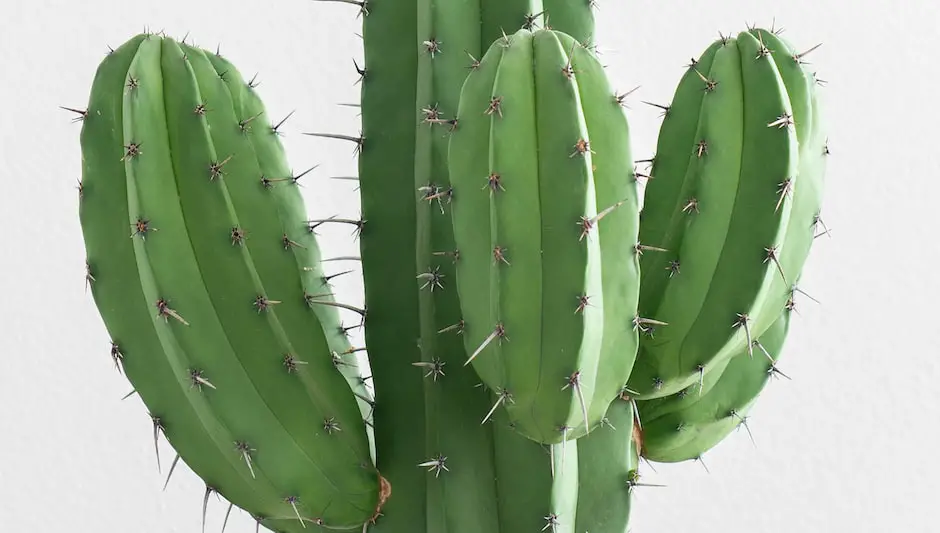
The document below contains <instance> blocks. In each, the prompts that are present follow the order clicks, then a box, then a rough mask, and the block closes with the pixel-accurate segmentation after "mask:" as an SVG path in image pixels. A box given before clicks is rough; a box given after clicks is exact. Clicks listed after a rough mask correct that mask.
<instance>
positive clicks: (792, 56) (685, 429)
mask: <svg viewBox="0 0 940 533" xmlns="http://www.w3.org/2000/svg"><path fill="white" fill-rule="evenodd" d="M748 33H749V34H750V35H752V36H753V37H755V38H756V39H757V42H758V43H761V44H762V46H764V47H765V48H766V49H767V50H769V53H770V54H771V56H772V57H773V59H774V63H775V65H776V66H777V68H778V72H779V76H780V80H781V81H782V83H783V85H784V87H785V88H786V91H787V97H788V100H789V102H790V106H791V108H792V110H793V117H792V118H793V122H794V124H793V129H794V131H795V134H796V137H797V140H798V142H799V166H798V169H799V170H798V173H797V180H796V181H797V182H798V186H795V187H791V190H790V191H789V194H790V198H791V200H790V201H791V203H792V205H791V211H790V217H789V218H790V222H789V223H788V225H787V229H786V234H785V236H784V239H783V245H782V247H781V250H782V251H781V254H780V258H779V263H780V269H781V270H782V271H783V272H785V273H790V276H791V278H792V279H791V283H792V284H793V285H792V286H791V287H785V288H784V291H783V294H785V296H786V301H785V302H784V304H783V308H784V309H783V313H782V315H778V318H777V319H776V320H775V321H774V322H773V323H772V324H771V325H770V326H769V328H768V329H766V330H765V331H764V333H763V334H761V335H760V337H758V338H755V339H754V340H753V341H752V342H751V343H750V345H749V346H747V347H744V348H742V349H741V350H739V352H738V354H736V355H734V356H732V357H731V358H730V359H727V360H724V361H717V362H716V364H715V365H713V366H712V368H710V369H709V370H708V371H703V372H701V373H700V374H699V379H698V383H695V384H692V385H690V386H688V387H686V388H685V389H682V390H681V391H679V392H678V393H675V394H672V395H670V396H666V397H661V398H658V399H653V400H649V401H640V402H639V413H638V414H639V416H640V418H641V420H642V421H643V442H644V450H643V456H644V457H646V458H647V459H649V460H652V461H659V462H677V461H684V460H689V459H695V458H697V457H699V456H700V455H701V454H702V453H704V452H705V451H707V450H709V449H711V448H713V447H714V446H715V445H717V444H718V443H719V442H720V441H722V440H723V439H724V438H725V437H727V435H728V434H729V433H730V432H731V430H732V429H733V428H735V427H737V426H739V425H741V424H744V420H745V418H744V417H745V416H746V414H747V412H748V409H749V407H750V406H751V405H753V403H754V402H755V401H756V399H757V396H758V395H759V394H760V392H761V391H762V390H763V387H764V386H765V384H766V381H767V379H768V378H769V377H770V376H774V375H779V374H780V372H779V370H778V369H777V367H776V361H777V360H778V357H779V352H780V351H781V350H782V348H783V344H784V341H785V338H786V334H787V332H788V329H789V321H790V313H791V312H792V311H793V310H794V308H795V305H796V303H795V299H794V296H795V294H794V293H795V291H796V290H797V289H796V283H797V282H798V281H799V279H800V276H801V274H802V270H803V266H804V264H805V261H806V259H807V257H808V255H809V251H810V248H811V246H812V243H813V241H814V240H815V238H816V237H818V236H819V235H820V233H817V226H818V225H820V224H821V219H820V208H821V202H822V188H823V181H824V177H825V166H826V165H825V163H826V154H827V153H828V148H827V144H826V143H827V141H826V134H825V128H824V124H823V122H822V116H821V109H820V102H819V95H818V91H817V90H816V85H817V81H816V78H815V75H813V74H811V73H810V72H808V71H807V70H806V69H805V68H803V67H802V66H801V64H802V58H803V57H804V56H805V55H806V53H808V52H804V53H797V52H796V50H795V49H794V48H793V47H792V46H791V45H789V44H788V43H786V42H785V41H784V40H783V39H781V38H780V37H779V36H778V35H777V34H776V33H775V32H773V31H767V30H763V29H757V28H753V29H750V30H749V32H748ZM719 46H723V44H722V42H721V41H718V42H717V43H715V44H713V45H712V46H711V47H710V48H709V50H710V51H714V50H716V49H717V48H718V47H719ZM811 50H812V49H811ZM710 55H711V54H710V53H709V52H706V54H705V55H703V58H707V57H708V56H710ZM699 64H701V62H700V63H699ZM665 129H666V126H665V125H664V130H665ZM658 281H661V280H658ZM788 289H789V290H788ZM755 354H756V355H755ZM680 428H681V431H679V430H680Z"/></svg>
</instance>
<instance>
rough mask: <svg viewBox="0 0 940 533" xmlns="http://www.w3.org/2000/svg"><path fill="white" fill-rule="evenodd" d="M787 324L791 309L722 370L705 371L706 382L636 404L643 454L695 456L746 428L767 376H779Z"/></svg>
mask: <svg viewBox="0 0 940 533" xmlns="http://www.w3.org/2000/svg"><path fill="white" fill-rule="evenodd" d="M789 325H790V311H784V312H783V314H782V315H781V316H780V317H779V318H778V319H777V320H776V321H775V322H774V323H773V324H771V326H770V328H768V329H767V330H766V331H765V332H764V334H763V335H761V337H760V338H759V339H755V341H754V342H755V348H757V349H755V350H754V351H753V352H750V353H749V352H748V351H747V350H746V349H744V350H741V351H740V352H739V353H737V354H735V355H734V356H732V357H731V358H729V359H728V363H727V364H726V365H725V366H724V368H722V369H721V370H719V371H716V372H709V373H708V374H707V375H706V376H705V377H704V378H703V379H707V380H709V383H707V384H704V383H701V384H696V385H693V386H691V387H688V388H686V389H683V390H682V391H680V392H679V393H678V394H676V395H673V396H667V397H665V398H657V399H654V400H648V401H640V402H637V406H638V409H639V416H640V419H641V420H642V423H643V449H642V455H643V457H644V458H646V459H648V460H650V461H655V462H660V463H676V462H680V461H689V460H693V459H700V458H701V456H702V455H703V454H704V453H705V452H707V451H709V450H711V449H712V448H714V447H715V446H716V445H717V444H718V443H720V442H721V441H723V440H724V439H725V438H726V437H727V436H728V435H730V434H731V432H732V431H734V430H735V429H737V428H739V427H741V426H744V428H745V429H746V430H748V431H750V430H749V429H748V428H747V423H746V417H747V414H748V412H749V411H750V409H751V407H752V406H753V405H754V402H756V400H757V397H758V395H759V394H760V393H761V391H762V390H763V389H764V386H765V385H766V384H767V382H768V380H770V379H771V378H772V377H774V376H776V375H778V374H779V370H778V369H777V367H776V362H777V361H779V356H780V353H781V351H782V349H783V345H784V341H785V340H786V335H787V330H788V329H789ZM702 385H704V387H703V386H702ZM700 390H702V391H704V392H700Z"/></svg>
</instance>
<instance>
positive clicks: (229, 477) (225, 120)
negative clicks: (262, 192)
mask: <svg viewBox="0 0 940 533" xmlns="http://www.w3.org/2000/svg"><path fill="white" fill-rule="evenodd" d="M138 42H139V47H138V48H137V49H136V51H135V53H134V54H133V59H132V60H131V61H130V62H129V64H127V65H126V69H125V70H124V71H123V72H120V73H110V74H109V76H113V78H111V79H109V80H108V82H109V83H113V84H114V89H110V90H108V89H104V88H103V87H102V85H103V83H104V79H101V83H97V82H96V84H95V89H97V90H101V91H102V95H97V94H95V93H94V92H93V94H92V98H91V104H92V105H91V106H90V107H92V106H95V105H97V104H96V103H97V102H99V100H98V99H99V98H100V99H102V101H101V102H100V103H101V104H104V101H108V100H110V102H109V103H107V104H105V105H107V106H108V107H109V110H108V111H109V115H102V114H101V113H100V110H99V109H96V110H95V113H96V116H95V119H96V120H99V121H101V120H103V121H104V122H103V123H102V126H101V127H102V128H110V129H111V131H112V132H111V133H110V134H106V133H105V132H104V131H101V130H98V131H94V129H88V130H85V131H83V135H82V147H83V156H85V157H86V161H90V162H91V163H90V164H89V163H88V162H86V164H85V165H86V166H85V168H84V170H83V181H86V179H87V182H86V183H85V185H87V187H88V194H91V192H92V191H95V192H98V187H96V185H97V184H98V183H102V182H101V181H99V180H104V179H107V180H109V181H111V182H117V183H119V184H122V185H123V186H122V187H121V188H120V189H115V192H112V193H111V194H112V196H111V197H109V198H108V199H109V204H104V205H101V204H99V205H98V207H99V208H104V209H105V210H106V211H108V212H110V215H107V214H99V215H97V216H94V217H92V216H87V215H88V207H87V206H83V208H82V211H83V216H82V225H83V233H84V234H85V235H86V236H87V237H86V239H87V240H88V242H89V243H91V246H90V247H89V264H90V265H98V266H97V267H95V269H97V270H99V274H98V276H96V277H95V279H96V280H97V279H99V278H104V277H105V274H106V273H108V272H114V271H116V270H118V269H123V270H124V271H125V274H127V275H128V276H130V275H136V276H137V281H136V282H133V281H132V279H127V278H125V279H126V284H125V288H127V289H128V290H124V291H122V292H123V293H124V294H122V299H121V300H120V301H108V300H107V298H106V293H107V289H105V292H102V293H101V296H100V297H96V303H97V304H98V306H99V309H100V310H101V313H102V315H103V316H104V317H105V322H106V324H108V323H114V318H113V316H114V315H116V314H125V313H127V314H128V316H130V317H136V318H137V319H138V320H142V322H140V323H139V324H138V325H137V329H136V331H135V333H137V334H138V335H140V337H139V338H138V337H135V338H134V339H126V340H128V341H129V342H128V343H126V344H125V346H127V347H128V348H125V350H126V351H127V352H128V354H130V353H131V351H130V350H131V349H133V350H134V352H133V353H134V357H135V358H137V357H140V356H141V354H144V353H149V354H151V357H150V358H149V359H148V362H147V363H146V367H137V368H135V370H134V372H129V373H128V375H129V377H130V376H133V377H132V382H133V383H134V385H135V388H136V389H137V390H138V392H139V393H140V394H141V398H142V399H143V400H144V401H145V403H146V404H147V406H148V408H149V409H150V411H151V414H152V416H153V417H154V429H155V436H157V435H158V433H159V431H160V430H162V431H163V433H164V434H165V435H166V436H167V438H168V439H169V440H170V442H171V444H173V445H174V447H175V448H176V449H177V452H178V453H179V454H180V457H181V458H182V459H183V460H184V461H185V462H186V463H187V464H188V465H189V466H190V467H191V468H193V470H194V471H196V472H197V473H198V474H199V475H200V476H201V477H202V478H203V479H204V480H205V481H206V484H207V487H209V489H208V490H211V491H215V492H218V493H219V494H222V495H224V496H225V497H226V498H228V499H229V501H231V502H232V503H233V504H234V505H238V506H239V507H242V508H244V509H246V510H248V511H249V512H251V513H252V514H254V515H256V516H258V517H259V519H260V520H262V521H265V520H280V519H287V520H288V521H286V522H284V524H283V526H279V527H280V528H281V529H284V530H286V531H298V530H301V529H304V528H303V526H302V524H301V519H303V520H313V519H314V517H317V518H320V519H322V520H323V522H324V524H326V525H329V526H331V527H355V526H357V525H361V524H362V523H363V522H364V521H365V520H366V519H367V518H368V517H369V516H370V515H371V514H372V513H373V511H374V508H375V503H376V497H377V493H378V480H377V478H376V476H375V473H374V471H370V470H369V469H368V468H365V469H364V468H362V465H363V463H368V461H369V450H368V446H367V439H366V434H365V425H364V422H363V421H362V420H361V418H360V416H359V413H358V410H357V409H356V404H355V399H354V397H353V395H351V394H349V389H348V386H347V385H346V383H345V382H344V380H343V379H342V376H341V375H340V374H339V373H338V372H336V370H335V368H333V367H332V360H331V357H330V355H329V350H328V349H326V346H325V345H318V344H316V342H317V340H318V339H320V340H322V338H323V337H322V330H321V329H320V327H319V326H318V324H317V322H316V321H315V320H313V321H309V322H308V323H304V324H301V323H300V322H298V321H294V322H291V321H290V317H291V315H290V311H289V309H290V307H291V303H292V302H289V301H285V302H283V303H285V306H284V308H283V309H285V312H284V314H282V315H278V314H277V312H275V311H274V310H271V309H269V310H268V312H267V313H266V314H262V313H259V312H258V311H259V310H256V309H255V308H253V307H252V303H253V301H254V298H256V297H257V296H258V295H259V294H266V293H265V290H266V288H270V287H274V288H275V290H277V289H278V288H279V287H280V286H278V285H277V284H276V283H267V284H266V282H268V281H271V278H272V277H274V276H277V277H278V278H280V279H285V280H291V279H294V280H298V279H299V269H298V268H297V267H296V264H295V263H294V262H293V260H292V259H288V262H287V263H286V265H287V268H286V269H285V270H280V269H279V268H277V261H280V260H282V259H281V258H284V257H285V254H284V252H283V251H282V250H281V254H279V255H277V256H275V255H273V254H271V255H270V256H268V257H266V258H263V259H262V258H261V256H258V255H254V254H256V253H257V248H254V247H252V246H250V244H249V243H248V242H247V241H248V239H245V241H246V242H243V243H240V245H235V244H234V243H233V242H232V241H231V235H232V233H231V229H232V228H233V227H240V224H241V223H244V222H248V225H249V226H251V228H250V229H257V230H259V233H260V234H261V235H257V234H255V235H253V236H257V237H259V239H258V241H257V242H259V243H261V244H260V246H261V247H262V248H263V246H264V241H265V240H264V238H263V237H264V233H265V231H266V230H270V229H271V228H270V226H267V225H266V224H267V223H268V222H269V221H270V220H271V218H270V217H259V216H258V212H259V211H264V201H263V200H262V201H260V202H250V201H246V198H247V197H248V196H250V193H251V189H250V188H249V184H251V180H249V179H248V174H250V173H251V172H254V170H256V169H257V162H256V161H255V162H252V161H253V159H254V158H253V157H252V156H253V153H252V152H251V151H250V150H246V147H245V145H244V144H242V143H244V139H242V138H241V137H239V135H241V133H240V132H239V128H238V120H236V119H235V117H234V112H233V106H232V102H231V100H230V99H227V98H225V95H224V91H225V90H226V89H225V85H224V84H223V83H222V82H221V81H220V80H219V76H218V73H217V72H216V71H215V70H214V69H212V67H211V64H210V63H209V62H208V61H207V60H206V59H205V55H204V53H203V52H202V51H200V50H196V49H189V50H188V52H187V53H186V54H184V53H183V50H182V49H181V48H180V46H179V45H178V44H177V43H176V42H175V41H172V40H171V39H166V38H158V37H156V36H152V35H149V36H146V37H145V38H141V39H140V40H139V41H138ZM125 53H129V52H125ZM102 68H104V67H102ZM125 73H126V77H125ZM96 78H97V76H96ZM118 88H120V89H121V92H120V93H115V92H112V91H115V89H118ZM117 96H120V99H119V100H118V99H117V98H116V97H117ZM203 97H206V98H212V101H213V107H212V108H209V109H208V110H204V111H206V112H205V113H200V112H197V110H198V109H199V106H200V104H202V103H204V102H205V101H204V100H203ZM118 110H120V112H118ZM207 121H208V122H212V123H213V124H214V126H215V127H214V128H213V132H212V133H211V134H210V133H209V132H210V130H209V128H208V125H207V124H208V122H207ZM95 127H97V126H95ZM99 135H100V137H97V136H99ZM107 143H113V144H111V145H110V146H108V144H107ZM121 146H123V147H124V150H125V153H123V154H120V153H119V154H118V155H119V157H116V158H115V161H116V162H119V163H120V166H118V165H117V164H113V166H108V171H107V172H109V173H110V174H102V173H101V171H100V170H99V169H96V168H93V167H92V166H90V165H95V164H97V163H100V161H101V157H103V156H105V155H106V154H107V153H108V150H109V149H110V150H114V149H116V148H117V149H118V150H117V151H118V152H120V151H121V150H120V149H119V148H118V147H121ZM220 152H225V153H229V154H230V155H231V158H230V159H228V160H225V159H222V158H220V157H219V153H220ZM120 155H123V156H124V157H123V158H122V157H120ZM222 161H225V164H224V165H222V164H221V162H222ZM213 163H220V165H218V166H216V168H215V170H216V171H219V172H216V173H213V172H212V169H211V166H212V164H213ZM223 167H224V168H223ZM183 176H185V178H183ZM256 176H258V174H254V175H253V176H252V177H256ZM177 178H179V179H177ZM239 178H242V179H243V182H244V184H245V185H244V187H243V189H242V191H241V192H240V191H239V187H238V185H237V183H238V181H239ZM226 180H231V184H230V183H229V182H228V181H226ZM246 192H247V194H246ZM255 194H258V193H257V192H256V193H255ZM122 200H123V201H122ZM249 207H250V208H249ZM115 217H116V218H115ZM275 220H276V218H275ZM119 221H120V222H119ZM301 222H302V221H298V223H301ZM255 223H256V224H255ZM105 224H115V227H119V228H125V229H126V231H127V233H126V234H125V235H124V238H123V239H121V240H120V241H118V242H126V243H128V245H126V248H125V249H124V251H123V254H124V256H123V257H126V258H129V259H132V261H126V262H123V263H121V264H116V263H115V262H114V258H113V257H112V256H110V255H98V254H99V252H100V251H99V250H98V249H97V248H96V247H97V244H96V243H95V241H96V236H97V235H98V234H100V233H102V232H106V231H107V227H106V226H105ZM278 229H280V228H278ZM281 235H282V232H281V231H277V232H276V233H275V234H273V235H271V237H272V239H273V240H274V241H275V243H277V242H278V241H279V240H280V236H281ZM99 242H100V241H99ZM220 243H221V244H220ZM276 245H277V244H275V246H276ZM112 246H113V245H112ZM272 248H273V246H272ZM274 249H275V250H276V248H274ZM96 256H97V257H96ZM267 261H270V262H271V263H270V264H267V265H266V264H263V263H266V262H267ZM272 265H273V266H272ZM112 269H113V270H112ZM269 269H270V270H269ZM291 273H295V274H297V275H296V277H292V275H291ZM118 279H120V278H118ZM109 283H113V281H112V280H111V279H107V280H105V282H104V285H105V287H107V286H108V284H109ZM299 286H300V284H299V282H298V283H297V287H299ZM135 287H136V288H135ZM95 290H97V289H95ZM135 293H140V294H141V295H142V300H141V302H142V303H141V302H138V305H141V307H139V309H140V310H141V311H142V312H144V313H147V316H146V317H144V316H143V313H141V315H135V314H134V312H133V308H132V307H131V305H133V304H132V301H128V300H127V299H126V296H127V295H128V294H130V295H134V294H135ZM239 295H242V297H244V298H245V300H244V303H243V305H242V306H239V305H238V304H237V301H238V299H239ZM288 296H289V295H288ZM297 296H298V297H300V301H298V302H297V304H299V305H298V308H299V309H304V307H303V298H302V291H298V294H297ZM272 299H273V297H272ZM285 300H286V299H285ZM268 303H269V304H271V305H274V304H275V303H276V302H268ZM298 316H300V315H299V314H298ZM305 316H312V315H310V314H309V313H308V314H306V315H305ZM143 324H149V328H150V329H149V331H148V328H147V327H145V326H143ZM311 326H313V328H314V329H313V331H318V330H319V331H320V333H321V335H313V336H310V335H309V333H308V332H309V331H310V329H311ZM109 331H110V329H109ZM300 331H303V333H299V332H300ZM115 334H116V333H112V335H115ZM249 336H250V337H251V338H249ZM298 338H304V339H307V338H309V339H310V341H309V342H310V344H307V341H299V340H297V339H298ZM147 340H150V341H151V344H150V345H149V346H147V345H144V344H142V343H143V342H144V341H147ZM259 340H260V341H261V342H263V343H264V344H263V345H262V344H260V343H256V344H252V341H256V342H257V341H259ZM122 342H123V341H122ZM300 350H303V351H300ZM284 353H296V354H297V356H298V358H301V359H306V360H309V364H310V365H311V366H313V367H314V368H317V366H318V364H319V369H321V370H327V369H328V370H327V371H325V372H323V371H321V372H317V374H316V375H314V374H309V373H307V371H306V369H303V370H301V371H298V372H297V373H296V375H291V372H288V371H287V370H286V369H285V367H284V365H283V364H282V357H283V354H284ZM265 354H269V355H267V356H266V355H265ZM128 358H130V355H128ZM160 361H163V365H161V364H160V363H159V362H160ZM141 364H143V363H141ZM164 365H165V366H164ZM143 368H146V369H147V370H156V371H151V372H146V373H145V372H142V371H141V370H142V369H143ZM298 407H299V408H298ZM158 410H159V411H160V412H159V413H156V411H158ZM344 410H345V411H344ZM322 413H331V415H330V416H332V417H335V418H334V419H335V420H336V421H337V423H338V424H339V425H338V426H337V427H341V428H342V432H343V433H345V435H342V434H340V432H337V433H336V434H332V435H326V433H327V431H325V427H324V420H325V416H321V414H322ZM350 419H351V420H350ZM312 428H314V431H310V430H311V429H312ZM321 428H322V429H321ZM333 437H335V438H333ZM241 442H247V443H248V444H247V446H249V448H250V449H248V450H240V449H239V443H241ZM327 456H329V457H331V461H330V462H329V464H326V463H325V461H324V459H323V458H324V457H327ZM301 472H305V474H304V476H303V477H302V478H300V477H299V476H300V473H301ZM295 515H297V516H296V518H295ZM266 523H267V522H266Z"/></svg>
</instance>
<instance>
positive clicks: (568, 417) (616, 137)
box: [450, 29, 639, 444]
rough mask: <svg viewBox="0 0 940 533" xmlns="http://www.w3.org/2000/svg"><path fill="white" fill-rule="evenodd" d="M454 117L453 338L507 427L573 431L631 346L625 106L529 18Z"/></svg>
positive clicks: (624, 369) (581, 54)
mask: <svg viewBox="0 0 940 533" xmlns="http://www.w3.org/2000/svg"><path fill="white" fill-rule="evenodd" d="M536 87H537V88H538V89H537V91H536ZM458 116H459V119H460V128H459V129H458V130H456V131H455V132H454V133H453V134H452V137H451V145H450V173H451V180H452V183H453V186H454V190H455V199H454V201H453V211H452V212H453V224H454V235H455V240H456V242H457V248H458V249H459V250H460V254H461V256H460V261H459V262H458V264H457V287H458V292H459V293H460V303H461V307H462V310H463V312H464V319H465V320H466V327H465V332H464V338H465V341H464V342H465V346H466V348H467V351H468V352H470V353H471V361H472V364H473V366H474V369H475V370H476V371H477V373H478V374H479V375H480V378H481V379H482V380H483V382H484V383H486V384H487V385H488V386H489V387H490V388H491V389H493V390H494V391H497V393H498V394H499V395H500V396H499V399H498V404H499V406H500V407H501V408H505V409H506V411H507V412H508V413H509V416H510V419H511V420H512V422H513V423H514V424H515V427H516V429H517V431H519V432H521V433H522V434H524V435H526V436H527V437H529V438H530V439H532V440H535V441H537V442H542V443H548V444H555V443H560V442H563V441H568V440H574V439H576V438H578V437H581V436H583V435H585V434H586V433H587V432H588V431H589V430H590V429H591V428H593V427H594V426H596V425H597V424H598V423H599V422H600V420H601V419H602V418H603V416H604V414H605V413H606V410H607V407H608V406H609V404H610V403H611V402H612V401H613V399H614V398H615V397H616V396H617V395H618V394H619V392H620V390H621V389H622V387H623V385H624V384H625V383H626V380H627V378H628V377H629V374H630V369H631V367H632V364H633V358H634V355H635V349H636V344H637V336H636V331H635V330H634V329H633V328H632V327H631V322H632V320H633V318H634V317H635V315H636V288H637V286H638V280H639V269H638V263H637V261H636V257H635V243H636V239H635V236H636V232H637V226H638V216H637V213H638V209H637V199H638V198H637V184H636V181H635V178H634V177H633V171H632V168H633V164H632V159H631V157H630V150H629V138H628V127H627V122H626V119H625V117H624V115H623V111H622V109H621V107H620V105H619V103H618V101H617V99H616V98H615V95H614V92H613V90H612V89H611V88H610V87H609V85H608V82H607V79H606V76H605V74H604V72H603V70H602V67H601V66H600V64H599V63H598V61H597V59H596V58H595V57H594V56H593V55H591V54H590V52H588V51H587V50H585V49H584V47H583V46H582V45H580V44H579V43H577V42H576V41H574V39H572V38H571V37H570V36H568V35H566V34H563V33H559V32H555V31H551V30H537V31H535V32H532V31H529V30H525V29H523V30H519V31H518V32H516V33H515V34H513V35H512V36H507V37H506V38H505V39H503V40H501V41H498V42H497V43H494V44H493V45H492V46H491V47H490V49H489V51H488V52H487V54H486V55H485V56H484V58H483V59H482V61H481V62H480V65H479V66H478V67H477V68H476V69H475V70H474V72H473V73H472V74H471V75H470V76H469V77H468V78H467V82H466V84H465V85H464V87H463V91H462V93H461V100H460V110H459V113H458ZM625 176H626V177H627V178H626V179H625V178H624V177H625ZM481 189H482V190H481Z"/></svg>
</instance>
